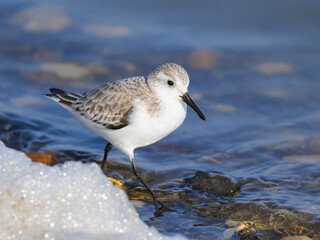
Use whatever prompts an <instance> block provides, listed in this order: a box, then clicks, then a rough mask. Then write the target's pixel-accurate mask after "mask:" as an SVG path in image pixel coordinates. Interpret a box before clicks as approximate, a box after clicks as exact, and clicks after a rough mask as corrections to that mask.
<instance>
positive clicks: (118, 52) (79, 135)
mask: <svg viewBox="0 0 320 240" xmlns="http://www.w3.org/2000/svg"><path fill="white" fill-rule="evenodd" d="M319 9H320V4H319V3H318V2H315V1H313V2H312V1H308V2H303V3H302V2H300V1H282V2H279V3H277V4H273V3H271V2H255V3H251V4H249V3H243V2H241V6H240V2H237V1H231V2H223V3H218V2H212V1H203V2H201V3H198V4H196V5H195V4H194V2H192V1H183V2H180V1H177V2H172V1H170V2H169V1H161V2H153V3H152V4H151V3H149V2H147V1H135V2H131V1H125V0H123V1H120V2H119V1H118V2H117V3H115V2H109V1H108V2H106V1H103V2H102V1H98V0H95V1H85V0H81V1H78V2H77V4H76V6H75V5H74V3H72V2H65V1H60V0H55V1H51V3H50V5H49V4H46V3H43V2H40V1H36V0H35V1H19V2H12V1H2V3H1V10H0V12H1V14H0V34H1V36H2V37H1V39H0V91H1V94H0V106H1V108H0V128H1V131H0V137H1V140H3V141H4V142H5V143H6V145H8V146H10V147H13V148H16V149H19V150H22V151H25V152H46V153H50V154H51V155H52V156H53V158H54V159H55V161H56V162H57V163H61V162H64V161H66V160H78V161H84V162H88V161H97V162H99V161H100V160H99V159H101V157H102V154H103V149H104V144H105V142H104V140H103V139H101V138H99V137H98V136H96V135H95V134H93V133H92V132H90V130H88V129H86V128H84V127H83V125H82V124H81V123H80V122H76V121H75V120H74V119H73V117H72V116H71V115H69V113H67V112H66V111H65V110H63V109H62V108H60V107H58V106H57V105H55V104H54V103H52V102H50V101H48V100H47V99H46V98H44V97H43V96H42V95H41V94H43V93H47V92H48V90H47V89H48V88H49V87H53V86H54V87H60V88H65V89H66V90H69V91H83V90H88V89H90V88H92V87H94V86H97V85H100V84H103V83H105V82H107V81H113V80H116V79H119V78H125V77H129V76H134V75H146V74H148V73H150V72H151V71H152V70H153V69H154V67H155V66H157V65H159V64H161V63H164V62H176V63H178V64H181V65H182V66H184V67H185V68H186V69H187V71H188V72H189V75H190V78H191V85H190V89H189V92H190V93H191V94H192V97H193V98H194V99H195V100H196V101H197V104H198V105H199V107H200V108H201V109H202V110H203V112H204V114H205V115H206V117H207V121H206V122H201V121H200V120H199V119H198V117H197V116H196V115H195V114H194V113H193V112H192V111H190V112H189V113H188V117H187V119H186V121H185V122H184V124H183V125H182V127H180V129H178V130H177V131H176V132H174V133H173V134H171V135H170V136H169V137H167V138H165V139H164V140H162V141H160V142H159V143H156V144H154V145H151V146H148V147H145V148H141V149H138V150H137V156H136V163H137V165H138V167H139V168H140V169H141V170H143V175H144V176H143V177H145V178H146V179H147V180H148V182H149V183H150V184H153V187H154V188H156V189H158V191H159V192H160V193H161V194H162V195H163V197H164V198H166V199H167V200H169V201H170V202H171V204H172V205H174V207H175V208H176V209H178V212H177V213H165V214H164V216H163V217H160V218H155V219H154V218H152V216H153V212H152V211H153V205H152V203H149V202H144V204H139V203H141V202H140V201H139V202H138V203H137V202H135V204H136V208H137V210H138V211H139V213H140V216H141V218H142V219H143V220H145V221H146V222H147V223H148V224H150V225H153V226H155V227H156V228H157V229H159V231H161V232H163V233H166V234H171V233H173V232H180V233H183V234H185V235H186V236H188V237H189V238H191V239H193V238H194V239H210V238H211V239H212V238H216V239H230V238H231V239H237V238H238V237H240V235H241V234H240V233H238V235H237V236H238V237H237V236H236V234H235V229H236V227H237V226H239V225H241V224H246V226H247V228H248V229H251V230H252V229H253V230H252V231H253V232H252V233H251V235H250V236H255V237H256V238H257V239H280V238H281V237H283V236H287V235H290V234H291V235H308V236H310V237H314V239H316V238H317V237H319V235H317V232H319V229H320V202H319V199H320V191H319V189H320V174H319V172H320V112H319V106H320V95H319V89H320V81H319V75H320V74H319V69H320V68H319V64H318V62H319V61H318V56H319V41H318V40H317V39H319V31H318V24H317V23H318V22H319V21H320V19H319V14H317V13H318V11H319ZM110 160H111V162H112V164H111V165H110V174H111V175H112V176H113V177H116V178H117V179H119V180H121V181H123V182H125V186H126V188H127V192H128V193H129V195H130V197H131V198H132V199H141V196H142V197H144V196H145V195H144V193H143V192H141V191H142V190H140V188H139V185H138V184H137V183H136V180H135V179H134V177H133V176H132V175H131V173H130V169H129V168H128V167H129V166H130V164H129V161H128V159H127V158H126V156H124V155H123V154H122V153H120V152H118V151H114V150H112V151H111V154H110ZM197 171H214V172H215V173H216V174H217V172H218V173H219V174H222V175H223V176H225V177H226V178H229V177H230V178H234V179H236V181H237V183H238V184H239V185H240V187H241V190H240V192H238V193H237V194H235V195H233V196H232V197H225V196H221V195H219V194H217V193H215V192H214V191H212V190H208V189H195V188H194V187H193V186H192V185H190V182H189V180H188V179H190V178H191V177H193V176H195V174H196V172H197ZM203 181H204V180H203ZM210 181H211V180H210ZM139 191H140V192H139ZM250 224H251V225H250ZM252 224H253V225H252ZM249 232H250V231H249ZM241 236H243V235H241ZM243 238H246V236H244V237H243ZM247 238H249V237H247Z"/></svg>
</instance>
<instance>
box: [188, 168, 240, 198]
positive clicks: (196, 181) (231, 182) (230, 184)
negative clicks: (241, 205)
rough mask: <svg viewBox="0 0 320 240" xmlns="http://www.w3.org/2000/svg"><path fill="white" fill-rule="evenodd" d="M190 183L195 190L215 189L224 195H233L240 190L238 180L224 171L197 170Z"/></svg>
mask: <svg viewBox="0 0 320 240" xmlns="http://www.w3.org/2000/svg"><path fill="white" fill-rule="evenodd" d="M190 184H191V186H192V188H193V189H195V190H207V191H213V192H216V193H218V194H219V195H222V196H232V195H234V194H236V193H237V192H238V191H240V184H239V183H238V182H237V180H236V179H235V178H233V177H231V176H226V175H224V174H222V173H214V172H201V171H197V172H196V175H195V176H193V177H192V178H191V179H190Z"/></svg>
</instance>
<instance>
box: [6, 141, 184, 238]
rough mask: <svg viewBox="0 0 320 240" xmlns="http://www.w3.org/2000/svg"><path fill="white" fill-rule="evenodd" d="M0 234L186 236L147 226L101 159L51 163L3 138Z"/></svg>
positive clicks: (88, 236) (25, 235)
mask: <svg viewBox="0 0 320 240" xmlns="http://www.w3.org/2000/svg"><path fill="white" fill-rule="evenodd" d="M0 182H1V184H0V216H1V217H0V239H2V240H5V239H30V240H31V239H32V240H35V239H68V240H70V239H77V240H81V239H183V238H182V237H181V236H175V237H167V236H164V235H161V234H160V233H159V232H158V231H157V230H156V229H155V228H153V227H149V226H147V225H146V224H145V223H144V222H143V221H142V220H141V219H140V218H139V216H138V214H137V212H136V210H135V208H134V207H133V206H132V205H131V203H130V202H129V200H128V198H127V195H126V193H125V192H123V191H122V190H121V189H118V188H115V187H114V186H113V184H112V183H111V182H110V181H109V180H108V179H107V178H106V177H105V176H104V175H103V173H102V171H101V170H100V168H99V166H98V165H97V164H94V163H92V164H82V163H80V162H67V163H65V164H63V165H61V166H54V167H49V166H46V165H43V164H40V163H34V162H31V160H30V159H29V158H27V157H26V156H25V154H24V153H21V152H18V151H15V150H13V149H9V148H7V147H6V146H5V145H4V144H3V143H2V142H1V141H0Z"/></svg>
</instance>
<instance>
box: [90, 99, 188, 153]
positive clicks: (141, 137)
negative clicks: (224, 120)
mask: <svg viewBox="0 0 320 240" xmlns="http://www.w3.org/2000/svg"><path fill="white" fill-rule="evenodd" d="M163 104H164V106H165V107H163V110H162V111H160V112H159V113H158V114H155V115H154V116H150V115H149V114H148V113H147V112H146V110H145V108H144V107H143V106H141V107H137V108H135V110H134V111H133V113H132V115H131V116H130V121H129V122H130V124H129V125H128V126H127V127H124V128H121V129H118V130H111V129H106V128H103V127H102V126H101V127H100V126H99V128H97V125H96V124H94V125H95V127H93V126H92V125H91V126H89V125H88V123H86V125H87V126H88V127H90V128H91V129H92V130H93V131H94V132H96V133H97V134H98V135H100V136H102V137H103V138H105V139H106V140H107V141H109V142H110V143H111V144H112V145H113V146H114V147H116V148H117V149H119V150H120V151H122V152H124V153H126V154H128V155H132V154H133V151H134V149H135V148H139V147H143V146H146V145H150V144H152V143H154V142H156V141H159V140H160V139H162V138H164V137H165V136H167V135H169V134H170V133H171V132H173V131H174V130H175V129H177V128H178V127H179V126H180V125H181V124H182V123H183V121H184V119H185V117H186V113H187V107H186V104H185V103H184V102H180V101H174V102H170V103H168V104H166V103H163ZM92 124H93V123H92Z"/></svg>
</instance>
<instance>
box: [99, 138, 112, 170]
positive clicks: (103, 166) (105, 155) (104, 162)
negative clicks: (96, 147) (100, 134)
mask: <svg viewBox="0 0 320 240" xmlns="http://www.w3.org/2000/svg"><path fill="white" fill-rule="evenodd" d="M111 148H112V144H111V143H108V144H107V145H106V147H105V149H104V155H103V161H102V165H101V169H102V171H104V170H106V169H107V158H108V153H109V151H110V150H111Z"/></svg>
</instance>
